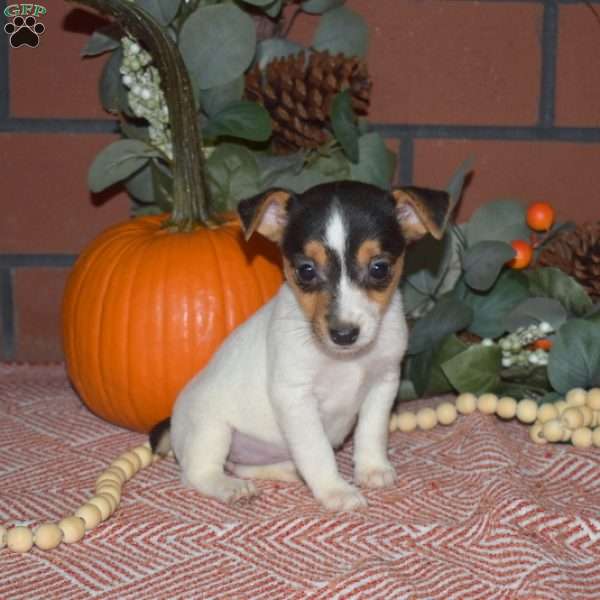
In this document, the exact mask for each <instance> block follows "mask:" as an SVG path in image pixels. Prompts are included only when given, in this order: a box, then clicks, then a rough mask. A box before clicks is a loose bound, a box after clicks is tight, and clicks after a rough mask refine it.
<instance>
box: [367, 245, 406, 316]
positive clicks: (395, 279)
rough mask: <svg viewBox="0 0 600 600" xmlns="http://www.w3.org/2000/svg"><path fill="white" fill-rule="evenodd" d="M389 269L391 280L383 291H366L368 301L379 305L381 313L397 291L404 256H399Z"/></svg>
mask: <svg viewBox="0 0 600 600" xmlns="http://www.w3.org/2000/svg"><path fill="white" fill-rule="evenodd" d="M391 269H392V279H391V281H390V284H389V285H388V286H387V288H385V290H367V296H368V297H369V299H370V300H372V301H373V302H377V304H379V307H380V310H381V311H383V310H384V309H385V307H386V306H387V305H388V304H389V303H390V300H391V299H392V295H393V294H394V292H395V291H396V290H397V289H398V284H399V283H400V277H402V271H403V270H404V255H402V256H400V257H399V258H398V259H397V260H396V262H395V263H394V264H393V265H392V266H391Z"/></svg>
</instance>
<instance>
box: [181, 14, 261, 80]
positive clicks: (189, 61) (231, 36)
mask: <svg viewBox="0 0 600 600" xmlns="http://www.w3.org/2000/svg"><path fill="white" fill-rule="evenodd" d="M179 49H180V50H181V53H182V55H183V58H184V60H185V64H186V66H187V68H188V71H189V73H190V76H191V77H192V79H193V80H194V82H195V84H196V85H197V86H198V87H199V88H200V89H201V90H204V89H207V88H212V87H215V86H217V85H223V84H225V83H229V82H230V81H232V80H234V79H236V78H237V77H239V76H240V75H242V73H244V71H245V70H246V69H247V68H248V67H249V66H250V63H251V62H252V60H253V58H254V52H255V49H256V28H255V26H254V21H253V20H252V18H251V17H250V16H249V15H247V14H246V13H245V12H244V11H243V10H241V9H240V8H239V7H238V6H236V5H235V4H232V3H227V4H217V5H212V6H201V7H200V8H198V9H197V10H195V11H194V12H193V13H192V14H191V15H190V16H189V17H188V19H186V21H185V23H184V25H183V27H182V28H181V32H180V36H179Z"/></svg>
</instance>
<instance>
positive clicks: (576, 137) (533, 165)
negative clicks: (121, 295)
mask: <svg viewBox="0 0 600 600" xmlns="http://www.w3.org/2000/svg"><path fill="white" fill-rule="evenodd" d="M45 4H46V6H47V8H48V14H47V15H46V16H45V17H44V18H43V22H44V24H45V25H46V32H45V33H44V35H43V37H42V41H41V44H40V46H39V47H38V48H36V49H29V48H18V49H9V45H8V38H7V36H6V35H4V34H3V33H0V164H1V165H2V174H3V182H2V192H1V196H0V202H1V206H2V218H1V219H0V360H29V361H47V360H60V358H61V349H60V339H59V325H58V314H59V305H60V298H61V294H62V289H63V285H64V281H65V278H66V275H67V273H68V268H69V265H70V264H71V263H72V261H73V260H74V257H75V256H76V254H77V253H78V252H79V251H80V250H81V249H82V248H83V247H84V245H85V244H86V243H87V242H88V241H90V240H91V239H92V238H93V236H94V235H96V234H97V233H98V232H99V231H101V230H102V229H104V228H105V227H106V226H108V225H110V224H111V223H114V222H116V221H119V220H122V219H125V218H127V216H128V201H127V198H126V196H125V194H123V193H119V194H117V195H116V196H115V197H106V196H101V197H91V195H90V193H89V192H88V190H87V186H86V174H87V167H88V165H89V163H90V161H91V160H92V158H93V156H94V155H95V154H96V153H97V151H98V150H99V148H101V147H102V146H104V145H106V143H107V142H108V141H109V140H110V139H111V136H112V135H114V134H113V133H112V132H113V131H114V125H113V123H112V121H111V120H110V119H109V118H108V117H107V115H105V114H104V113H103V112H102V109H101V107H100V105H99V102H98V99H97V82H98V77H99V73H100V70H101V67H102V63H103V60H102V59H92V60H87V59H86V60H81V59H80V57H79V50H80V48H81V47H82V45H83V44H84V42H85V40H86V39H87V36H88V34H89V32H90V31H91V30H93V29H94V28H95V27H96V26H97V24H98V20H97V19H96V17H94V16H91V15H89V14H88V15H86V14H85V13H83V12H82V11H80V10H78V9H73V7H72V5H68V4H64V3H62V2H48V1H47V2H46V3H45ZM347 4H348V6H350V7H351V8H353V9H354V10H356V11H358V12H360V13H361V14H362V15H364V17H365V18H366V19H367V21H368V23H369V26H370V30H371V47H370V51H369V57H368V58H369V65H370V70H371V73H372V75H373V78H374V84H375V85H374V95H373V106H372V111H371V114H370V120H371V121H372V122H373V123H374V126H375V127H376V128H377V129H378V130H379V131H380V132H381V133H382V134H383V135H385V137H386V138H388V139H389V141H390V144H391V146H392V147H394V148H397V149H398V154H399V169H398V174H397V178H398V181H399V182H400V183H404V184H408V183H414V184H420V185H431V186H444V185H445V184H446V183H447V182H448V181H449V179H450V177H451V175H452V173H453V171H454V170H455V169H456V167H457V166H458V165H459V164H460V163H461V162H462V161H463V160H464V159H466V158H467V157H470V156H471V157H473V159H474V175H473V177H472V179H471V182H470V184H469V186H468V188H467V190H466V193H465V195H464V199H463V203H462V206H461V208H460V212H459V218H465V217H468V216H469V215H470V214H471V213H472V212H473V210H474V209H475V208H476V207H477V206H479V205H480V204H482V203H484V202H486V201H488V200H491V199H495V198H500V197H502V198H506V197H510V198H517V199H520V200H521V201H523V202H525V203H526V202H530V201H532V200H537V199H544V200H548V201H551V202H553V203H554V204H555V205H556V207H557V209H558V213H559V216H560V217H561V218H563V219H565V218H572V219H576V220H584V219H589V218H598V217H599V216H600V209H599V207H600V201H599V200H598V196H597V194H598V192H597V190H598V189H599V188H600V65H599V62H600V17H599V18H597V17H596V16H595V15H594V14H593V12H592V10H591V9H590V7H589V6H587V5H586V4H585V3H584V2H577V1H574V0H562V1H558V0H545V1H542V0H521V1H515V2H507V1H505V0H484V1H472V0H456V1H452V0H348V3H347ZM592 6H593V7H595V10H596V11H597V12H598V13H599V14H600V4H598V3H594V4H593V5H592ZM313 27H314V19H312V18H309V17H303V18H302V19H301V20H299V21H298V22H297V23H296V25H295V27H294V30H293V32H292V33H293V37H295V38H296V39H300V40H303V41H307V40H308V39H310V37H309V36H310V34H311V31H312V28H313Z"/></svg>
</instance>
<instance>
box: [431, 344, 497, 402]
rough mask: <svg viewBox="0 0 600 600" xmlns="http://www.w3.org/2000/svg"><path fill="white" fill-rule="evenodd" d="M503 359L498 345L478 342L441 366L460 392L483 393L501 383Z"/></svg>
mask: <svg viewBox="0 0 600 600" xmlns="http://www.w3.org/2000/svg"><path fill="white" fill-rule="evenodd" d="M501 359H502V351H501V350H500V348H499V347H498V346H483V345H482V344H476V345H473V346H471V347H470V348H468V349H467V350H465V351H464V352H461V353H460V354H457V355H456V356H453V357H452V358H451V359H449V360H447V361H445V362H444V363H443V364H442V365H441V368H442V371H443V372H444V375H446V377H447V378H448V381H449V382H450V383H451V384H452V386H453V387H454V388H455V389H456V390H457V391H458V392H459V393H463V392H471V393H473V394H483V393H485V392H491V391H493V390H494V389H495V388H496V387H497V386H498V384H499V383H500V362H501Z"/></svg>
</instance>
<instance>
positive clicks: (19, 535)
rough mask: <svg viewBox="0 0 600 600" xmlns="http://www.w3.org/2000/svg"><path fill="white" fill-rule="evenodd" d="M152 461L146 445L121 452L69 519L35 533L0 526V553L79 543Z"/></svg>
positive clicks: (28, 530) (152, 457) (28, 528)
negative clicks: (87, 497) (127, 482)
mask: <svg viewBox="0 0 600 600" xmlns="http://www.w3.org/2000/svg"><path fill="white" fill-rule="evenodd" d="M155 460H156V457H155V456H154V455H153V454H152V451H151V450H150V446H149V445H148V444H144V445H142V446H137V447H136V448H133V449H131V450H129V451H127V452H124V453H123V454H121V455H120V456H119V457H118V458H117V459H115V460H114V461H113V462H112V464H111V465H110V466H109V467H108V468H107V469H106V470H105V471H103V472H102V473H101V474H100V476H99V477H98V479H97V480H96V485H95V494H94V495H93V496H92V497H91V498H90V499H89V500H88V501H87V502H85V503H84V504H83V505H82V506H80V507H79V508H78V509H77V510H76V511H75V512H74V514H72V515H71V516H68V517H65V518H64V519H62V520H61V521H60V522H59V523H42V524H41V525H40V526H39V527H37V528H35V529H34V530H32V529H31V528H30V527H25V526H23V525H16V526H14V527H5V526H3V525H0V549H2V548H4V547H5V546H6V547H7V548H8V549H9V550H12V551H13V552H20V553H24V552H29V550H31V549H32V548H33V547H34V546H35V547H36V548H39V549H40V550H52V549H53V548H56V547H57V546H58V545H60V544H61V542H64V543H66V544H73V543H75V542H78V541H80V540H81V539H82V538H83V536H84V535H85V533H86V531H90V530H92V529H94V527H97V526H98V525H99V524H100V523H101V522H102V521H104V520H106V519H108V518H109V517H110V516H111V515H112V514H113V513H114V512H115V510H117V508H118V506H119V503H120V501H121V488H122V487H123V484H124V483H125V482H126V481H128V480H129V479H131V478H132V477H133V476H134V475H135V474H136V473H137V472H138V471H139V470H141V469H145V468H146V467H148V466H149V465H151V464H153V463H154V462H155Z"/></svg>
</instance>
